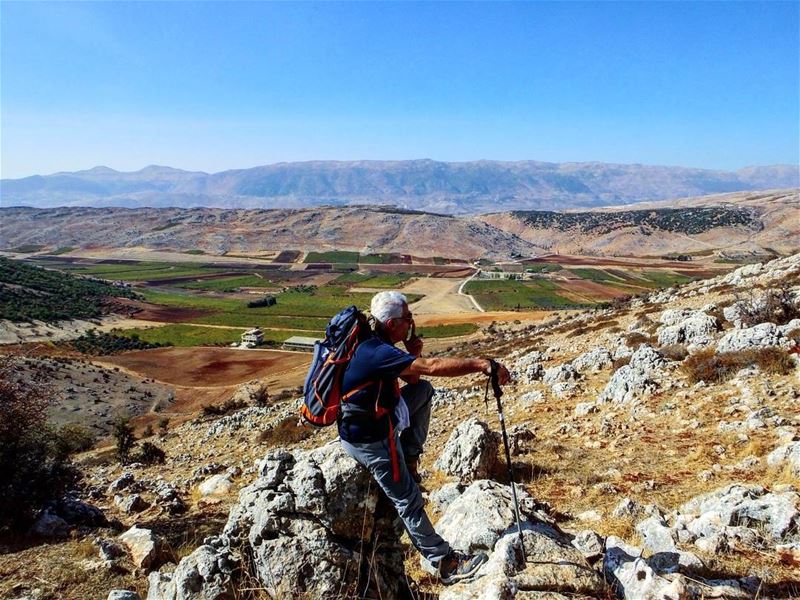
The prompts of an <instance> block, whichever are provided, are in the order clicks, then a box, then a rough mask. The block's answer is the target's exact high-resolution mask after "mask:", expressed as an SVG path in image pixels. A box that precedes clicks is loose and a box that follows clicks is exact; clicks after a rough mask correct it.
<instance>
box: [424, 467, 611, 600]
mask: <svg viewBox="0 0 800 600" xmlns="http://www.w3.org/2000/svg"><path fill="white" fill-rule="evenodd" d="M518 494H519V499H520V503H521V505H522V506H521V514H522V519H523V522H522V529H523V531H522V537H523V543H524V549H525V556H526V559H527V560H526V561H525V562H523V560H522V552H521V551H520V539H519V534H518V532H517V528H516V524H515V518H514V506H513V501H512V498H511V489H510V488H509V487H508V486H505V485H501V484H499V483H496V482H493V481H477V482H475V483H473V484H472V485H471V486H470V487H468V488H467V489H466V490H465V491H464V493H463V494H461V496H459V497H458V498H457V499H456V500H454V501H453V502H452V503H451V504H450V506H449V507H448V509H447V511H446V512H445V514H444V515H443V516H442V518H441V519H440V520H439V522H438V523H437V525H436V529H437V531H439V532H440V533H441V534H442V536H443V537H444V538H445V539H447V540H448V541H449V542H450V544H451V545H452V546H453V547H454V548H456V549H458V550H460V551H463V552H477V551H484V552H487V553H490V558H489V561H488V562H487V563H486V564H485V565H484V566H483V567H481V570H480V571H479V573H480V574H481V575H482V576H481V577H480V578H478V579H475V580H473V581H471V582H467V583H461V584H457V585H454V586H452V587H450V588H447V589H446V590H444V591H443V592H442V593H441V595H440V596H439V598H440V600H461V599H473V598H513V597H515V596H517V595H519V597H520V598H523V597H525V598H527V597H534V596H533V594H536V593H540V594H542V593H545V592H547V593H550V594H552V595H550V596H546V597H550V598H560V597H565V596H563V594H570V595H585V596H591V597H597V596H599V595H600V594H601V593H602V592H603V590H604V588H605V584H604V583H603V580H602V578H601V577H600V574H599V573H598V572H597V571H595V570H594V569H592V567H591V566H590V565H589V563H588V562H587V560H586V559H585V558H584V556H583V554H582V553H581V551H580V550H578V549H577V548H575V547H574V546H573V545H572V538H571V537H570V536H569V535H567V534H565V533H563V532H561V531H560V530H559V529H558V528H557V527H555V526H554V525H553V524H552V522H551V521H550V520H549V519H548V518H547V517H546V515H543V514H542V513H538V512H536V511H533V510H531V509H530V508H529V506H530V498H529V496H528V495H527V494H526V493H525V492H524V491H522V490H519V489H518ZM536 597H539V596H536ZM543 597H545V596H543Z"/></svg>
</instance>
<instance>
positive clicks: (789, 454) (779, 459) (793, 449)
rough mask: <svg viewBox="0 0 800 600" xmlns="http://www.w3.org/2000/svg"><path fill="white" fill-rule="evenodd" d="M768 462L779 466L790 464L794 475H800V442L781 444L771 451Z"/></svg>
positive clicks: (770, 464)
mask: <svg viewBox="0 0 800 600" xmlns="http://www.w3.org/2000/svg"><path fill="white" fill-rule="evenodd" d="M767 464H768V465H769V466H771V467H778V468H782V467H783V466H784V465H788V466H789V470H790V471H791V473H792V475H793V476H794V477H800V442H790V443H788V444H784V445H783V446H779V447H778V448H776V449H775V450H773V451H772V452H770V453H769V455H768V456H767Z"/></svg>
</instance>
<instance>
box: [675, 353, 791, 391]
mask: <svg viewBox="0 0 800 600" xmlns="http://www.w3.org/2000/svg"><path fill="white" fill-rule="evenodd" d="M750 365H756V366H757V367H758V368H759V369H761V371H763V372H764V373H768V374H771V375H788V374H789V373H791V372H792V370H793V369H794V363H793V362H792V358H791V356H790V354H789V353H788V352H787V351H786V350H783V349H782V348H754V349H750V350H739V351H736V352H723V353H721V354H716V353H715V351H714V350H712V349H707V350H701V351H700V352H698V353H696V354H693V355H692V356H690V357H689V358H687V359H686V360H685V361H683V364H682V365H681V366H682V368H683V370H684V372H685V373H686V375H687V377H688V378H689V381H690V382H691V383H697V382H698V381H705V382H706V383H717V382H721V381H725V380H727V379H729V378H731V377H733V376H734V375H735V374H736V373H737V372H738V371H739V370H740V369H743V368H745V367H748V366H750Z"/></svg>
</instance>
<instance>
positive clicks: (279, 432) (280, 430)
mask: <svg viewBox="0 0 800 600" xmlns="http://www.w3.org/2000/svg"><path fill="white" fill-rule="evenodd" d="M313 434H314V429H313V428H312V427H311V426H310V425H302V424H300V423H298V420H297V417H286V418H285V419H284V420H283V421H281V422H280V423H278V424H277V425H275V426H274V427H271V428H270V429H265V430H264V431H262V432H261V433H259V434H258V436H257V438H256V441H257V442H258V443H259V444H269V445H270V446H280V445H285V444H294V443H297V442H300V441H302V440H304V439H306V438H308V437H310V436H312V435H313Z"/></svg>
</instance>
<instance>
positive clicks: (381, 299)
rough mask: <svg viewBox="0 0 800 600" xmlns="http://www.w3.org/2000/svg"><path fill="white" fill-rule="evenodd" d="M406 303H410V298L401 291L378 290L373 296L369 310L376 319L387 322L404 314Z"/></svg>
mask: <svg viewBox="0 0 800 600" xmlns="http://www.w3.org/2000/svg"><path fill="white" fill-rule="evenodd" d="M404 304H408V300H406V297H405V296H404V295H403V294H401V293H400V292H394V291H392V292H378V293H377V294H375V295H374V296H373V297H372V302H371V303H370V306H369V312H370V314H371V315H372V316H373V317H375V320H376V321H378V322H380V323H386V321H388V320H389V319H396V318H398V317H402V316H403V305H404Z"/></svg>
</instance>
